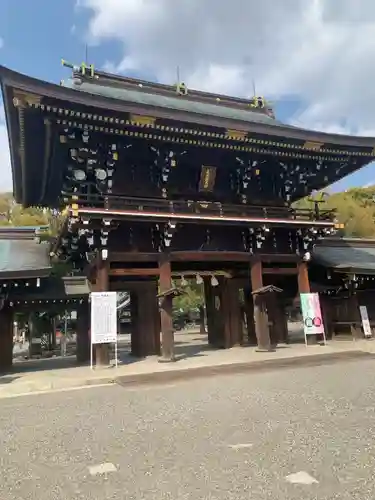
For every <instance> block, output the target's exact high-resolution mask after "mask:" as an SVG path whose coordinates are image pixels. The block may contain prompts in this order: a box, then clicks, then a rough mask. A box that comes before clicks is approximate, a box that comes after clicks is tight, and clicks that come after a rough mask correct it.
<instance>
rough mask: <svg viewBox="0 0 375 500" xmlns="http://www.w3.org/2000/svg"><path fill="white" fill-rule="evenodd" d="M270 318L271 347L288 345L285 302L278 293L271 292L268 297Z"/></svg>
mask: <svg viewBox="0 0 375 500" xmlns="http://www.w3.org/2000/svg"><path fill="white" fill-rule="evenodd" d="M267 300H268V316H269V320H270V321H271V323H272V333H271V335H270V337H271V345H273V346H276V345H277V344H279V343H287V341H288V327H287V321H286V317H285V311H284V307H283V301H282V299H281V297H280V296H279V295H277V293H276V292H271V293H270V294H269V295H268V297H267Z"/></svg>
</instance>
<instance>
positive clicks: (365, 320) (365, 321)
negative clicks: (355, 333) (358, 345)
mask: <svg viewBox="0 0 375 500" xmlns="http://www.w3.org/2000/svg"><path fill="white" fill-rule="evenodd" d="M359 312H360V313H361V320H362V328H363V333H364V334H365V337H366V338H369V337H372V330H371V325H370V320H369V317H368V311H367V307H366V306H359Z"/></svg>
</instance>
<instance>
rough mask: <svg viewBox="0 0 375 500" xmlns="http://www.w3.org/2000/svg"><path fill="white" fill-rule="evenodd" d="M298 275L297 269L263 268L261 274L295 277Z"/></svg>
mask: <svg viewBox="0 0 375 500" xmlns="http://www.w3.org/2000/svg"><path fill="white" fill-rule="evenodd" d="M297 273H298V269H297V268H290V267H263V274H277V275H278V276H280V275H281V276H283V275H295V274H297Z"/></svg>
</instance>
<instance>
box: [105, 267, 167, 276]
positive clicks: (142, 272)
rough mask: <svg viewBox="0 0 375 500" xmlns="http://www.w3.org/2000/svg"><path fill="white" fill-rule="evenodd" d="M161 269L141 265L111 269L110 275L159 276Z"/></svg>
mask: <svg viewBox="0 0 375 500" xmlns="http://www.w3.org/2000/svg"><path fill="white" fill-rule="evenodd" d="M159 273H160V271H159V269H158V268H155V269H150V268H147V267H140V268H136V269H126V268H119V269H110V271H109V276H159Z"/></svg>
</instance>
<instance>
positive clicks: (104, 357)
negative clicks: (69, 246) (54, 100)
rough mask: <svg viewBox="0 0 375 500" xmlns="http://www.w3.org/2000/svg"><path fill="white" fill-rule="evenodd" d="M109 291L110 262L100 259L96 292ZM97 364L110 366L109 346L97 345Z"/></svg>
mask: <svg viewBox="0 0 375 500" xmlns="http://www.w3.org/2000/svg"><path fill="white" fill-rule="evenodd" d="M108 290H109V262H108V261H107V260H102V259H100V260H99V262H98V269H97V274H96V286H95V291H96V292H107V291H108ZM94 349H95V362H96V365H97V366H109V365H110V359H109V344H96V345H95V347H94Z"/></svg>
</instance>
